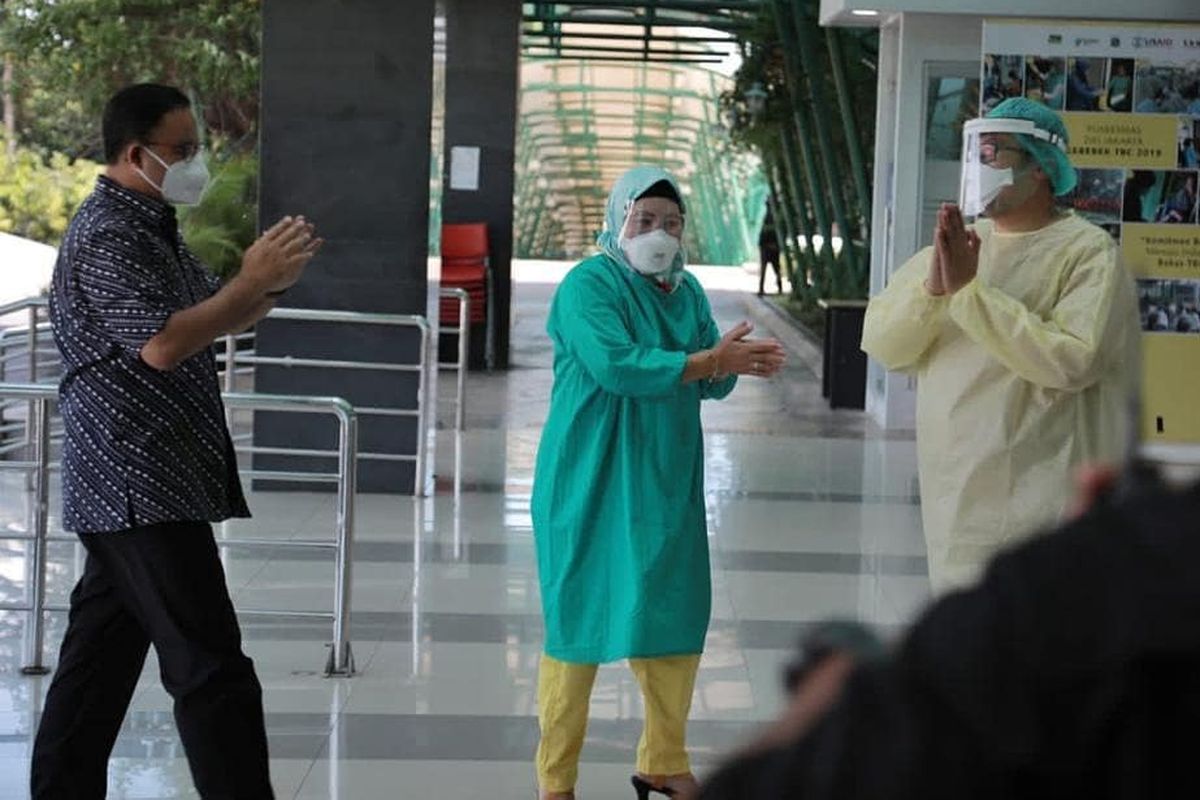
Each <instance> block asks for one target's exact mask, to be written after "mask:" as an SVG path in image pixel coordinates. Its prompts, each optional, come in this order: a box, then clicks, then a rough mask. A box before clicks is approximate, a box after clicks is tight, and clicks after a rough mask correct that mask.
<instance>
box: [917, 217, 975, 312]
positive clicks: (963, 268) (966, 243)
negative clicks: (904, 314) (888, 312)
mask: <svg viewBox="0 0 1200 800" xmlns="http://www.w3.org/2000/svg"><path fill="white" fill-rule="evenodd" d="M978 271H979V236H978V234H976V233H975V231H972V230H968V229H967V226H966V225H964V224H963V218H962V212H961V211H959V210H958V206H956V205H954V204H953V203H942V207H941V208H940V209H938V225H937V231H936V232H935V233H934V235H933V259H932V260H931V261H930V263H929V277H928V278H927V279H926V280H925V288H926V289H927V290H928V291H929V293H930V294H933V295H943V294H954V293H955V292H957V291H958V290H959V289H961V288H963V287H964V286H966V285H967V284H968V283H970V282H971V281H973V280H975V275H976V273H977V272H978Z"/></svg>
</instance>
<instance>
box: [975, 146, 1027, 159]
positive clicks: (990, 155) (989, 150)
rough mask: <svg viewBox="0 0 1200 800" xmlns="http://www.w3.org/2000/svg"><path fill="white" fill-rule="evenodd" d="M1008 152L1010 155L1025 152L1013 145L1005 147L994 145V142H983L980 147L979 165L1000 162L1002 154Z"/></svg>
mask: <svg viewBox="0 0 1200 800" xmlns="http://www.w3.org/2000/svg"><path fill="white" fill-rule="evenodd" d="M1006 150H1007V151H1009V152H1010V153H1021V152H1024V151H1023V150H1022V149H1021V148H1020V147H1013V146H1011V145H1003V144H994V143H992V142H981V143H980V145H979V163H981V164H992V163H995V162H996V161H998V160H1000V154H1001V153H1003V152H1004V151H1006Z"/></svg>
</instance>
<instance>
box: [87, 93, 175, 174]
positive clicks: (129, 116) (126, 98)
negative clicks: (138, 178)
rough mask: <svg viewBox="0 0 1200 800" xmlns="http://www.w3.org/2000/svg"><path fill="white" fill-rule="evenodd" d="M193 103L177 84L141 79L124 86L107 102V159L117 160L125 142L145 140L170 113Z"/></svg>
mask: <svg viewBox="0 0 1200 800" xmlns="http://www.w3.org/2000/svg"><path fill="white" fill-rule="evenodd" d="M191 107H192V103H191V101H190V100H188V98H187V95H185V94H184V93H183V92H181V91H179V90H178V89H176V88H175V87H174V86H163V85H161V84H158V83H138V84H134V85H133V86H126V87H125V88H124V89H121V90H120V91H119V92H117V93H116V94H114V95H113V96H112V97H111V98H109V100H108V103H106V104H105V106H104V123H103V132H104V159H105V161H107V162H108V163H109V164H115V163H117V159H118V158H119V157H120V156H121V151H122V150H123V149H124V148H125V146H126V145H128V144H131V143H132V142H144V141H145V140H146V137H148V136H149V135H150V131H152V130H154V129H155V128H156V127H157V126H158V124H159V123H160V122H162V119H163V117H165V116H166V115H167V114H169V113H171V112H172V111H176V110H178V109H181V108H191Z"/></svg>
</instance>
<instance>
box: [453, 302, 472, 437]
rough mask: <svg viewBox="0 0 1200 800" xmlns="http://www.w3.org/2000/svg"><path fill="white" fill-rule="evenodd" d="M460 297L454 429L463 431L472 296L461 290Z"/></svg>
mask: <svg viewBox="0 0 1200 800" xmlns="http://www.w3.org/2000/svg"><path fill="white" fill-rule="evenodd" d="M459 291H460V292H462V294H460V295H459V296H458V387H457V397H458V399H457V401H456V403H457V404H456V406H455V409H454V429H455V430H456V431H461V430H462V429H463V428H464V427H465V425H466V419H467V358H468V352H467V348H468V347H469V346H470V341H469V339H468V336H467V333H468V331H469V330H470V324H471V295H469V294H468V293H467V292H466V291H465V290H462V289H460V290H459Z"/></svg>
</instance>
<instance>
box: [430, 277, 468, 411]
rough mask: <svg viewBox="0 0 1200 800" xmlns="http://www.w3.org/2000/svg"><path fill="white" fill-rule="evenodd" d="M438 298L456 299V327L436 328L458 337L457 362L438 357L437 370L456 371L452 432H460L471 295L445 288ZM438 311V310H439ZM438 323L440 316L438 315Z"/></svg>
mask: <svg viewBox="0 0 1200 800" xmlns="http://www.w3.org/2000/svg"><path fill="white" fill-rule="evenodd" d="M438 296H439V297H457V298H458V327H456V328H443V327H441V326H440V325H439V326H438V333H439V334H442V333H448V334H451V335H457V336H458V361H456V362H446V363H443V362H442V360H441V358H440V357H439V358H438V360H437V365H438V369H439V370H443V369H447V370H448V369H453V370H456V371H457V375H456V379H457V382H456V385H455V392H454V430H456V431H461V430H462V429H463V427H464V425H465V421H466V415H467V405H466V403H467V362H468V359H469V358H470V347H471V294H470V292H468V291H467V290H466V289H460V288H458V287H447V288H443V289H439V290H438ZM439 311H440V309H439ZM439 321H440V315H439Z"/></svg>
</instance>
